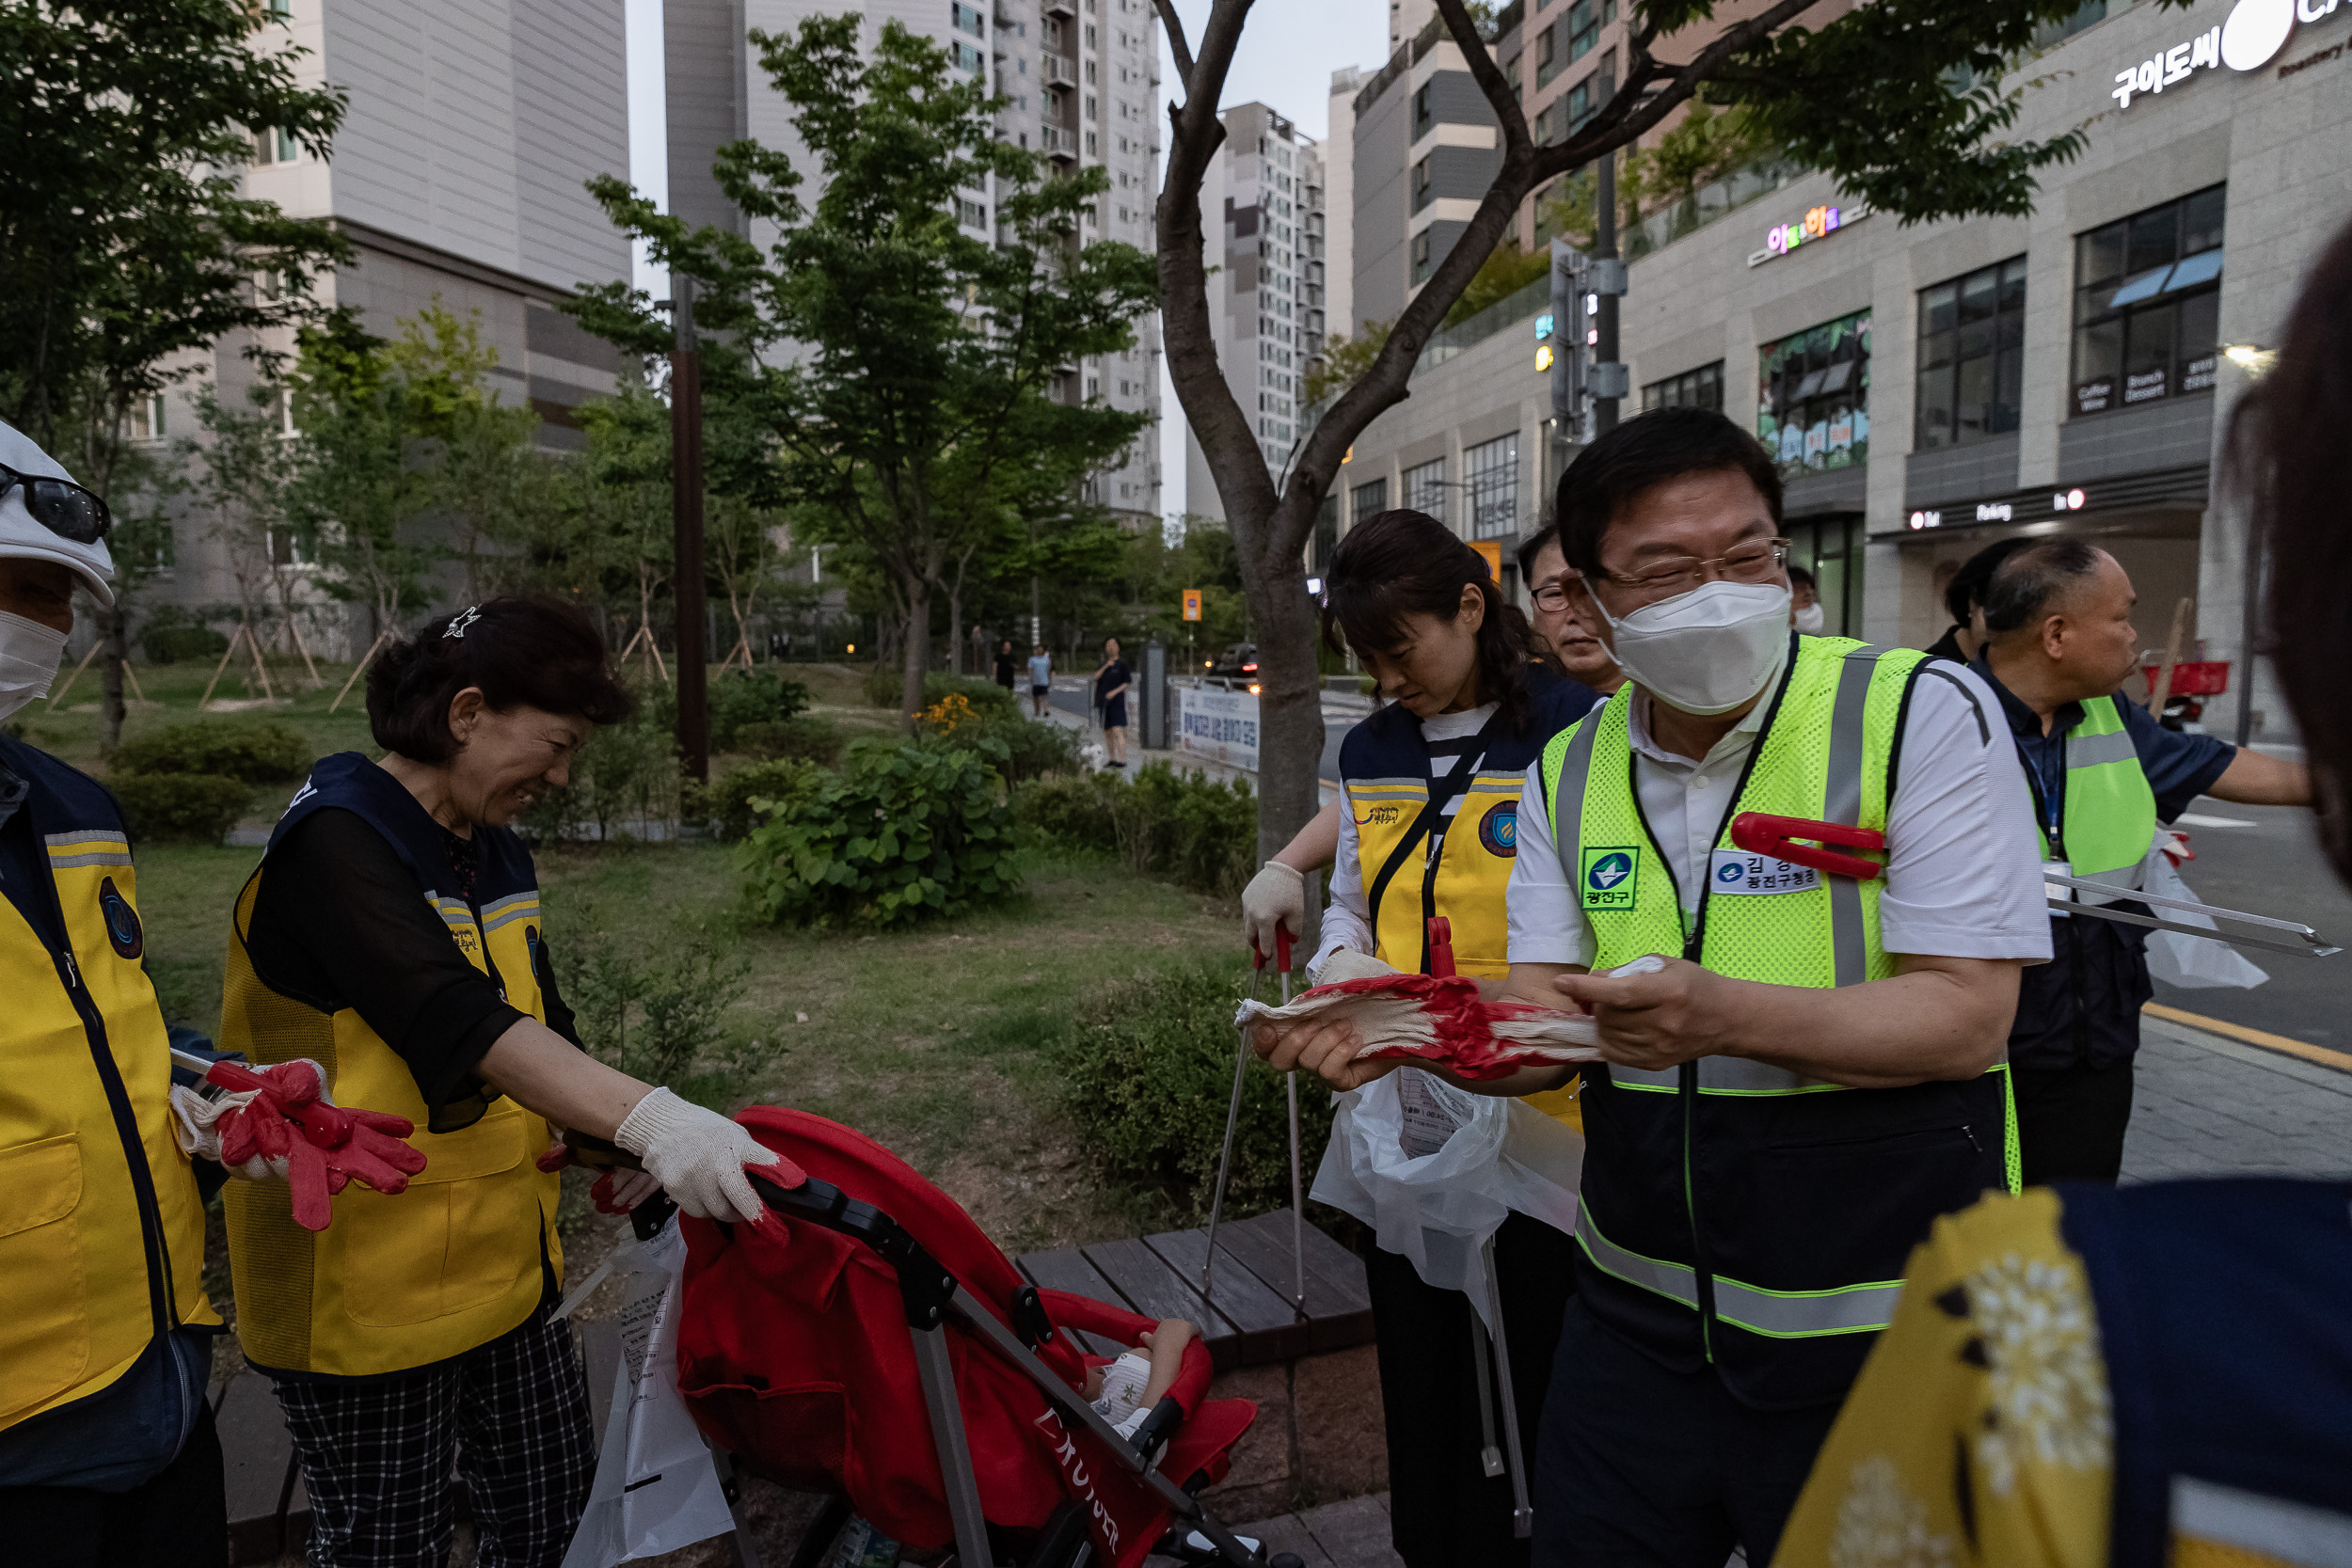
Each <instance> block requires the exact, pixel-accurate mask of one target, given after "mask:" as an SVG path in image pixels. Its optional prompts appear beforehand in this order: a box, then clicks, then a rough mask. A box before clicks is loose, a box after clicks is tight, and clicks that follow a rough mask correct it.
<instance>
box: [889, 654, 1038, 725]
mask: <svg viewBox="0 0 2352 1568" xmlns="http://www.w3.org/2000/svg"><path fill="white" fill-rule="evenodd" d="M902 678H903V677H902V676H900V674H899V673H898V666H897V665H895V664H894V665H890V666H888V667H887V668H884V667H882V666H877V667H876V668H875V669H874V670H872V671H871V672H869V673H867V675H866V702H867V703H869V704H870V705H873V706H875V707H897V706H898V692H899V690H900V687H899V682H900V680H901V679H902ZM950 692H954V693H957V694H959V695H961V697H962V698H963V700H964V701H965V702H966V703H967V704H969V705H971V707H972V711H973V712H974V713H975V714H977V715H978V716H979V717H980V718H982V719H1018V718H1019V717H1021V704H1020V701H1019V699H1017V698H1016V697H1014V696H1013V694H1012V693H1011V692H1009V691H1008V690H1006V689H1004V688H1003V687H1001V686H998V685H997V684H996V683H995V682H994V681H984V680H975V679H973V678H971V677H970V676H965V675H944V674H940V673H937V672H934V673H930V674H928V675H925V676H924V677H923V705H924V706H925V707H927V708H928V707H934V706H936V705H938V704H939V703H940V702H942V701H943V700H945V699H946V696H947V695H948V694H949V693H950Z"/></svg>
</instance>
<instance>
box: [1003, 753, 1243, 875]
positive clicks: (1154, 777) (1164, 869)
mask: <svg viewBox="0 0 2352 1568" xmlns="http://www.w3.org/2000/svg"><path fill="white" fill-rule="evenodd" d="M1013 806H1014V812H1015V815H1016V816H1017V817H1018V819H1019V821H1020V822H1021V825H1022V826H1023V827H1024V828H1025V829H1026V830H1027V831H1028V832H1031V833H1033V834H1035V835H1036V836H1037V837H1039V838H1041V839H1043V840H1045V841H1047V842H1050V843H1057V844H1062V845H1067V846H1070V847H1074V848H1084V849H1101V850H1107V851H1113V852H1116V853H1117V854H1118V855H1119V856H1120V859H1122V860H1124V861H1125V862H1126V863H1127V864H1128V865H1129V866H1130V867H1131V868H1133V869H1134V870H1135V871H1136V872H1138V873H1140V874H1142V875H1144V876H1149V877H1159V878H1163V879H1166V880H1168V881H1171V882H1175V883H1177V884H1179V885H1180V886H1183V887H1187V888H1190V889H1192V890H1193V891H1194V892H1196V893H1211V894H1217V895H1224V896H1228V897H1230V896H1232V895H1235V894H1238V893H1239V892H1240V891H1241V888H1242V884H1243V883H1245V882H1247V881H1248V879H1249V877H1250V873H1251V872H1252V871H1253V870H1255V869H1256V866H1257V831H1258V818H1257V801H1256V800H1254V799H1253V798H1252V797H1251V795H1250V793H1249V786H1248V784H1245V783H1244V782H1242V781H1241V780H1239V779H1236V780H1233V781H1232V783H1230V784H1220V783H1218V782H1217V781H1216V780H1214V779H1210V778H1206V777H1203V776H1201V775H1200V774H1196V773H1179V772H1177V771H1175V770H1174V769H1173V768H1169V767H1168V765H1167V764H1166V763H1153V764H1152V766H1151V767H1149V768H1142V769H1139V770H1138V771H1137V772H1136V775H1135V779H1134V781H1133V782H1132V783H1130V782H1129V781H1128V780H1126V779H1125V778H1123V777H1121V776H1120V775H1119V774H1116V773H1092V774H1087V775H1084V776H1081V777H1078V778H1070V779H1046V780H1042V781H1040V782H1039V783H1036V784H1028V785H1025V787H1024V788H1023V789H1022V790H1021V791H1020V793H1019V794H1018V795H1017V796H1016V797H1015V798H1014V801H1013Z"/></svg>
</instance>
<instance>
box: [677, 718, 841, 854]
mask: <svg viewBox="0 0 2352 1568" xmlns="http://www.w3.org/2000/svg"><path fill="white" fill-rule="evenodd" d="M787 722H789V721H787ZM824 781H825V770H824V769H823V768H819V767H818V765H817V764H815V763H813V762H804V761H802V760H801V759H799V758H797V757H781V758H778V759H777V760H775V761H773V762H755V763H754V764H752V765H751V766H750V767H749V768H737V769H736V770H735V771H734V772H732V773H729V774H726V775H725V776H724V777H723V778H721V779H720V780H718V782H716V783H715V784H689V785H687V786H686V801H685V808H684V809H685V814H686V816H687V817H688V818H689V819H690V820H692V821H697V822H704V823H707V824H708V825H709V827H710V832H711V836H712V837H714V838H717V839H719V840H721V841H722V842H724V843H728V844H733V843H737V842H739V841H740V840H741V839H743V838H745V837H746V836H748V835H749V834H750V832H751V831H752V830H753V829H754V828H755V827H757V826H758V825H759V822H760V820H761V818H762V817H763V816H764V815H765V814H766V813H767V812H768V811H770V810H771V808H782V809H785V810H787V811H789V810H792V809H796V808H797V807H798V806H799V805H800V804H801V803H802V802H803V801H804V800H809V799H811V798H813V797H814V796H815V795H816V794H817V791H818V789H820V788H821V787H823V784H824Z"/></svg>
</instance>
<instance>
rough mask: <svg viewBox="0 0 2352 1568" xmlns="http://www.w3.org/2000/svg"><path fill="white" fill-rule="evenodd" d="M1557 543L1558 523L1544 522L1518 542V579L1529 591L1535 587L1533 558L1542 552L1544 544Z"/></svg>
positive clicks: (1558, 541) (1558, 539)
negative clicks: (1540, 526)
mask: <svg viewBox="0 0 2352 1568" xmlns="http://www.w3.org/2000/svg"><path fill="white" fill-rule="evenodd" d="M1559 543H1560V525H1559V524H1558V523H1546V524H1545V525H1544V526H1543V527H1542V528H1540V529H1538V530H1537V531H1534V533H1531V534H1529V535H1528V536H1527V537H1526V538H1525V539H1523V540H1521V541H1520V542H1519V552H1518V555H1519V580H1520V581H1521V582H1523V583H1525V584H1527V586H1528V590H1529V592H1531V593H1532V592H1534V587H1535V558H1536V557H1537V556H1539V555H1541V554H1543V553H1544V546H1547V545H1557V544H1559Z"/></svg>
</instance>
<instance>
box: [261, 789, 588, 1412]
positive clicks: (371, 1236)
mask: <svg viewBox="0 0 2352 1568" xmlns="http://www.w3.org/2000/svg"><path fill="white" fill-rule="evenodd" d="M346 758H348V759H349V761H350V762H351V763H357V764H358V767H360V768H365V769H366V770H367V773H368V774H373V775H374V777H373V779H370V778H368V777H367V776H366V775H365V774H359V775H357V776H355V775H354V774H353V773H352V771H351V770H350V769H349V768H348V766H347V765H346V767H345V768H343V769H342V772H341V774H340V776H337V774H336V773H335V772H334V770H333V765H337V764H343V763H344V761H345V759H346ZM323 775H326V778H325V779H324V780H323V778H322V776H323ZM312 784H313V785H317V786H320V788H319V793H318V794H317V795H315V796H312V797H310V798H308V799H305V798H303V797H297V800H298V802H299V803H298V804H297V805H296V807H294V809H293V810H290V811H289V813H288V814H287V818H286V819H285V820H284V821H282V822H281V823H280V824H279V826H278V837H279V838H282V837H283V835H284V834H285V833H286V832H287V831H288V830H289V829H290V828H291V826H292V825H293V823H294V821H296V820H298V819H299V816H301V815H307V813H308V811H309V810H313V809H319V808H320V807H322V806H341V807H344V808H346V809H355V810H358V811H359V812H360V815H361V816H366V817H368V818H369V819H370V820H371V821H372V822H373V823H374V824H375V825H376V826H377V828H378V829H379V831H384V830H385V828H386V821H385V818H386V817H390V818H391V819H392V825H393V829H394V831H397V829H398V827H399V826H400V824H399V820H398V812H399V809H400V804H401V802H403V801H405V802H406V803H407V805H408V806H409V807H410V808H411V809H413V810H415V812H416V814H417V816H419V817H422V816H423V812H422V809H421V808H420V807H416V805H415V802H414V801H413V800H411V799H410V798H409V797H408V796H407V794H406V792H405V790H400V786H399V785H398V784H395V783H392V782H391V781H390V779H389V775H386V774H384V773H383V772H382V770H381V769H379V768H375V766H374V765H373V763H371V762H368V761H367V760H366V759H365V758H362V757H358V755H357V754H356V753H349V752H346V753H343V755H342V757H329V758H326V759H323V760H322V761H321V762H320V764H319V766H318V768H317V770H315V771H314V772H313V774H312ZM387 787H388V788H389V789H391V790H399V791H400V794H399V800H389V798H388V797H385V796H384V795H383V793H382V791H383V789H384V788H387ZM488 832H497V830H482V831H480V832H478V834H477V844H478V845H479V846H480V847H482V848H483V849H485V850H491V849H494V848H495V847H497V846H495V845H494V844H492V843H490V842H488V841H486V839H485V837H484V836H483V835H485V834H486V833H488ZM391 836H392V835H391V832H387V837H388V838H389V837H391ZM273 842H276V840H273ZM504 842H505V846H506V847H507V848H509V849H510V850H511V855H508V856H506V857H503V858H504V859H506V860H508V861H510V862H513V863H514V864H510V865H509V866H508V867H506V868H505V872H504V875H503V877H502V880H503V881H505V882H508V883H511V882H513V881H515V880H517V879H522V878H525V877H527V876H528V874H529V866H530V861H529V857H528V856H527V855H524V854H523V853H522V851H521V848H520V846H519V845H518V844H516V843H514V842H513V839H512V835H511V834H508V835H505V841H504ZM396 847H397V845H396ZM501 858H502V857H501V855H499V854H496V853H485V855H484V864H483V879H482V881H481V883H480V884H479V886H480V889H481V895H482V898H483V906H482V919H481V921H480V923H479V924H477V923H476V921H475V919H474V916H473V911H471V910H470V909H469V908H468V907H467V905H466V903H465V902H464V900H462V899H458V898H453V897H451V896H448V895H445V894H441V893H438V892H436V891H432V890H423V891H422V892H421V896H424V897H425V898H426V899H427V901H428V902H429V903H431V904H432V905H433V907H434V909H435V911H436V912H437V914H438V915H439V916H440V918H441V919H442V920H443V921H444V922H446V923H447V925H448V927H449V931H450V937H451V940H453V941H454V942H456V943H457V945H458V947H459V948H460V950H462V951H463V952H464V953H465V955H466V957H467V958H468V959H469V961H470V962H472V964H473V965H474V967H475V968H477V969H480V970H483V971H484V972H485V973H487V974H493V975H494V976H495V977H496V978H497V979H498V980H499V982H500V983H501V986H502V987H503V988H504V991H505V995H506V1000H507V1002H508V1003H509V1004H510V1005H511V1006H514V1007H515V1008H516V1009H517V1010H518V1011H521V1012H524V1013H528V1014H530V1015H531V1016H532V1018H535V1019H538V1020H539V1021H540V1022H546V1020H547V1005H546V1002H545V1000H544V998H543V997H542V996H541V993H540V990H539V980H538V971H537V967H536V964H535V962H534V958H535V957H536V953H535V949H536V947H537V945H538V940H539V895H538V890H537V889H536V888H535V887H521V888H513V889H512V890H511V891H506V892H503V893H499V894H493V892H492V887H493V885H494V882H495V881H497V880H500V879H501V865H500V862H501ZM418 864H419V862H418V860H417V859H414V858H410V865H411V868H412V869H416V868H417V866H418ZM268 871H269V863H268V861H267V860H266V859H264V860H263V862H262V865H261V866H260V867H259V868H258V869H257V870H255V872H254V873H253V876H252V877H251V879H248V880H247V881H246V885H245V888H244V891H243V892H242V893H240V894H239V895H238V897H237V905H236V911H235V917H234V921H233V924H232V928H231V931H230V941H229V957H228V967H227V973H226V974H225V975H224V976H223V981H222V992H221V1025H220V1043H221V1044H222V1045H223V1046H224V1047H227V1048H229V1049H232V1050H238V1051H242V1052H244V1053H246V1055H247V1056H248V1057H249V1058H250V1059H252V1060H254V1061H257V1062H285V1061H293V1060H294V1059H296V1058H299V1057H309V1058H310V1059H311V1060H313V1061H316V1062H317V1063H319V1064H320V1066H321V1067H323V1068H324V1069H326V1077H327V1082H328V1085H329V1086H330V1089H331V1092H332V1093H333V1095H334V1097H335V1100H336V1102H337V1103H339V1104H343V1105H358V1106H365V1107H366V1108H368V1109H370V1110H374V1111H389V1112H391V1113H393V1114H394V1115H397V1116H404V1117H408V1118H409V1119H410V1120H411V1121H413V1122H415V1123H416V1124H417V1127H418V1129H419V1131H418V1132H416V1134H415V1135H414V1136H413V1137H412V1138H411V1139H410V1140H409V1141H410V1142H412V1143H413V1144H415V1145H416V1147H417V1148H419V1149H421V1151H422V1152H423V1153H424V1156H425V1160H426V1164H425V1168H424V1170H423V1171H422V1172H421V1173H420V1174H419V1175H417V1176H414V1177H412V1178H410V1179H409V1186H408V1190H407V1191H406V1192H405V1193H402V1194H398V1195H396V1196H386V1195H384V1194H381V1193H376V1192H371V1191H369V1190H368V1189H366V1188H364V1187H361V1186H359V1185H358V1184H357V1183H354V1184H353V1185H351V1186H349V1187H346V1188H344V1189H343V1191H342V1193H340V1194H338V1195H337V1196H336V1197H335V1200H334V1201H335V1218H334V1223H333V1224H332V1225H330V1226H328V1227H327V1228H326V1230H324V1231H321V1232H319V1233H317V1234H315V1235H314V1234H312V1233H311V1232H310V1231H308V1230H305V1229H303V1228H302V1227H300V1226H298V1225H296V1224H294V1218H293V1215H292V1214H291V1212H289V1208H288V1196H289V1195H288V1191H287V1189H286V1188H285V1187H283V1186H281V1185H278V1184H274V1183H269V1184H262V1183H252V1182H242V1181H241V1182H234V1183H232V1184H231V1185H230V1188H229V1191H228V1212H229V1256H230V1267H231V1270H232V1272H233V1274H234V1275H235V1281H236V1290H237V1334H238V1338H240V1339H241V1340H242V1341H243V1343H244V1346H245V1353H246V1358H247V1359H248V1360H250V1361H252V1362H253V1363H254V1364H255V1365H257V1366H260V1367H264V1368H268V1369H271V1370H279V1371H298V1372H310V1373H320V1374H327V1375H333V1376H343V1377H367V1376H373V1375H376V1374H379V1373H384V1372H394V1371H401V1370H406V1369H408V1368H412V1367H421V1366H426V1365H429V1364H431V1363H433V1362H436V1361H441V1360H446V1359H447V1358H449V1357H450V1356H453V1355H458V1354H463V1353H465V1352H467V1351H469V1350H472V1349H474V1348H475V1347H476V1346H478V1345H482V1344H485V1343H487V1342H488V1341H490V1340H492V1339H495V1338H498V1337H499V1336H500V1335H501V1334H504V1333H507V1332H508V1331H509V1330H511V1329H513V1328H515V1327H516V1326H517V1325H519V1324H520V1323H522V1322H523V1320H524V1319H525V1318H527V1317H529V1316H530V1314H531V1312H532V1309H533V1308H534V1307H537V1306H538V1304H539V1301H540V1298H541V1295H542V1291H543V1280H542V1270H541V1257H542V1252H543V1250H544V1254H545V1258H546V1261H547V1266H548V1268H550V1269H552V1270H553V1271H554V1276H555V1278H556V1279H557V1281H558V1282H560V1281H561V1280H562V1278H563V1267H564V1254H563V1244H562V1243H561V1242H560V1241H559V1239H558V1238H557V1235H556V1229H555V1218H556V1204H557V1198H558V1193H559V1185H560V1183H559V1181H558V1179H557V1178H556V1177H555V1176H553V1175H548V1174H545V1173H542V1172H541V1171H540V1170H538V1169H537V1167H536V1166H535V1164H533V1162H534V1161H535V1160H536V1158H537V1157H538V1155H539V1154H540V1153H542V1152H543V1151H544V1150H545V1149H546V1148H547V1147H548V1142H549V1140H550V1132H549V1130H548V1123H547V1121H546V1120H545V1119H544V1118H543V1117H539V1116H538V1115H536V1114H535V1113H532V1112H531V1111H527V1110H525V1109H524V1108H523V1107H522V1106H520V1105H517V1104H516V1103H515V1102H514V1101H511V1100H506V1099H500V1100H496V1101H492V1102H491V1104H490V1107H489V1109H488V1111H487V1112H486V1113H485V1114H484V1116H483V1117H482V1118H481V1119H480V1120H479V1121H476V1122H475V1123H474V1124H473V1125H471V1126H469V1127H466V1128H463V1129H461V1130H459V1131H456V1132H425V1131H423V1129H424V1127H425V1125H426V1121H427V1116H428V1113H427V1108H426V1106H425V1103H424V1101H423V1099H422V1097H421V1095H420V1094H419V1093H418V1092H417V1085H416V1080H415V1079H414V1077H412V1076H411V1074H410V1073H409V1070H408V1066H407V1064H406V1063H405V1061H403V1060H402V1059H401V1057H400V1056H399V1054H398V1053H395V1052H394V1051H393V1050H392V1049H391V1047H390V1046H389V1045H387V1044H386V1043H385V1042H384V1040H383V1039H382V1037H379V1036H378V1035H377V1034H376V1033H375V1031H374V1030H373V1029H371V1028H369V1027H368V1025H367V1024H366V1022H363V1021H362V1020H361V1019H360V1018H359V1016H358V1014H357V1013H356V1012H354V1011H352V1010H351V1009H350V1008H347V1007H346V1008H343V1009H342V1010H340V1011H338V1012H334V1013H331V1014H330V1013H326V1012H322V1011H320V1010H318V1009H317V1008H314V1007H311V1006H308V1005H307V1004H305V1003H301V1002H297V1001H295V1000H294V999H293V998H292V997H288V996H282V995H280V994H278V992H276V991H273V990H270V989H269V988H268V987H267V986H266V985H264V984H262V981H261V978H260V977H259V976H258V975H256V974H254V972H253V966H252V963H251V961H250V959H249V958H247V957H246V932H247V931H248V930H249V929H250V927H251V922H252V915H253V906H254V900H255V898H256V897H257V896H258V895H259V894H260V892H261V887H262V878H263V877H265V876H266V875H267V874H268Z"/></svg>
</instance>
